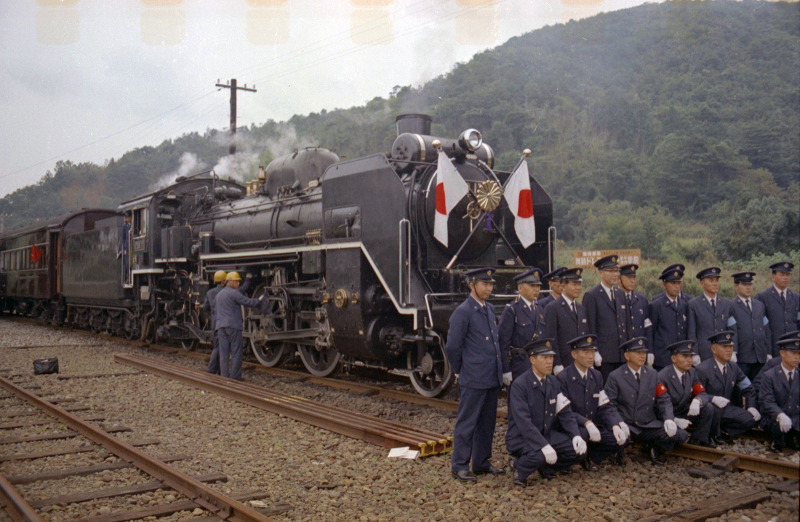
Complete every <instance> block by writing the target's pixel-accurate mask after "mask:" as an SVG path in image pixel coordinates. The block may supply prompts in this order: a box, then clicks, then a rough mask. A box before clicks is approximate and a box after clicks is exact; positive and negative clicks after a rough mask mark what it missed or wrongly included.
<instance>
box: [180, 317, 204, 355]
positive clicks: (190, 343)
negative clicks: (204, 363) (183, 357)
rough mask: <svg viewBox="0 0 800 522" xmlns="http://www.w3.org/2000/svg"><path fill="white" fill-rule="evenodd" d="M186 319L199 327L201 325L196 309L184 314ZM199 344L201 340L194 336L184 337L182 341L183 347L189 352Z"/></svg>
mask: <svg viewBox="0 0 800 522" xmlns="http://www.w3.org/2000/svg"><path fill="white" fill-rule="evenodd" d="M184 321H185V322H187V323H190V324H192V325H194V326H196V327H198V328H199V327H200V318H199V317H198V315H197V312H195V311H194V310H192V311H191V312H188V313H186V314H184ZM199 345H200V340H199V339H195V338H194V337H192V338H190V339H184V340H182V341H181V348H183V349H184V350H186V351H187V352H193V351H195V350H196V349H197V347H198V346H199Z"/></svg>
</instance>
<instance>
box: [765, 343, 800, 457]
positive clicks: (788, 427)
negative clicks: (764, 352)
mask: <svg viewBox="0 0 800 522" xmlns="http://www.w3.org/2000/svg"><path fill="white" fill-rule="evenodd" d="M778 347H779V348H780V354H781V363H780V364H779V365H778V367H777V368H772V369H771V370H769V371H767V372H766V373H765V374H764V379H763V383H762V385H761V394H760V396H759V403H760V404H761V411H762V412H764V420H765V422H764V424H765V427H766V431H768V432H769V433H770V434H771V435H772V450H773V451H778V452H779V451H781V450H783V448H784V447H786V446H788V447H790V448H794V449H798V445H800V431H798V430H800V404H798V401H800V379H798V371H797V365H798V363H800V340H796V339H785V340H783V341H778Z"/></svg>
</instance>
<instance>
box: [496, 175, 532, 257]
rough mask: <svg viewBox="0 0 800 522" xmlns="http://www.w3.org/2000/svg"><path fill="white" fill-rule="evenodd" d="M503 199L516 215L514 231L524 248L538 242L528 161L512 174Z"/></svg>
mask: <svg viewBox="0 0 800 522" xmlns="http://www.w3.org/2000/svg"><path fill="white" fill-rule="evenodd" d="M503 197H504V198H506V202H508V208H509V209H510V210H511V213H512V214H514V231H515V232H516V233H517V237H518V238H519V242H520V243H522V246H523V247H524V248H528V247H529V246H531V245H532V244H533V242H534V241H536V224H535V223H534V221H533V198H532V197H531V180H530V175H529V174H528V162H527V161H523V162H522V163H520V164H519V167H517V170H515V171H514V172H513V174H511V179H509V180H508V184H507V185H506V189H505V193H504V194H503Z"/></svg>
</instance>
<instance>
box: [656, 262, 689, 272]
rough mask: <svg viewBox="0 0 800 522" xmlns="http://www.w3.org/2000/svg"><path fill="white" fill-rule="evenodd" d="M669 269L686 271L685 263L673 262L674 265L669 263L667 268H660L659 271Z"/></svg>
mask: <svg viewBox="0 0 800 522" xmlns="http://www.w3.org/2000/svg"><path fill="white" fill-rule="evenodd" d="M670 270H680V271H681V272H686V265H682V264H681V263H675V264H674V265H669V266H668V267H667V268H665V269H664V270H662V271H661V273H662V274H663V273H664V272H669V271H670Z"/></svg>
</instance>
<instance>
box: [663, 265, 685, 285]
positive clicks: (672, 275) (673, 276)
mask: <svg viewBox="0 0 800 522" xmlns="http://www.w3.org/2000/svg"><path fill="white" fill-rule="evenodd" d="M681 266H683V265H677V266H676V265H672V266H670V267H667V268H665V269H664V271H663V272H661V275H660V276H658V278H659V279H661V280H662V281H664V282H665V283H671V282H674V281H683V270H681V268H680V267H681Z"/></svg>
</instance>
